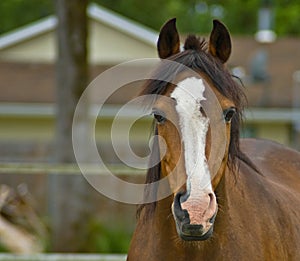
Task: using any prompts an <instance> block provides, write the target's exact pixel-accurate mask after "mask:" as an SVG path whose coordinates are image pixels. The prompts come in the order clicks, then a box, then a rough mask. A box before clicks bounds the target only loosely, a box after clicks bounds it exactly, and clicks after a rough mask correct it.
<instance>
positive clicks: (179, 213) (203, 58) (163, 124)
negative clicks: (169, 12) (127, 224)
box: [142, 19, 244, 240]
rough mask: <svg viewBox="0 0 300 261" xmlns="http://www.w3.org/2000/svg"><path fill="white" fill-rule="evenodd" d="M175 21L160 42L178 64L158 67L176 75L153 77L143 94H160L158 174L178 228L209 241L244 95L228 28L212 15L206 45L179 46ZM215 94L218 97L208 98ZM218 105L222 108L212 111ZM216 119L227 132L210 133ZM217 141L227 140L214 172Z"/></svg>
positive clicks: (190, 40)
mask: <svg viewBox="0 0 300 261" xmlns="http://www.w3.org/2000/svg"><path fill="white" fill-rule="evenodd" d="M175 22H176V20H175V19H172V20H170V21H168V22H167V23H166V24H165V25H164V26H163V27H162V29H161V31H160V35H159V39H158V43H157V49H158V54H159V57H160V58H162V59H167V60H168V61H171V62H174V63H176V64H178V65H179V67H177V68H170V67H172V65H171V66H170V67H168V66H165V65H162V66H161V68H159V69H158V72H159V73H160V74H161V75H162V74H163V75H164V76H165V77H166V79H170V78H172V83H170V82H169V83H168V80H166V82H162V81H159V82H157V81H151V82H149V83H148V84H147V86H146V88H145V89H144V91H143V93H142V94H154V93H155V94H159V96H158V97H157V99H156V100H155V102H154V104H153V105H152V111H153V115H154V118H155V121H156V134H158V136H160V137H161V138H160V139H159V140H158V142H157V145H155V144H154V145H153V146H157V147H158V148H159V149H158V152H156V154H161V158H160V163H159V171H160V175H159V178H160V179H161V178H165V177H166V178H168V181H169V184H170V188H171V191H172V195H173V203H172V206H171V208H172V213H173V217H174V220H175V224H176V228H177V232H178V234H179V236H180V237H181V238H182V239H184V240H205V239H207V238H209V237H210V235H211V234H212V232H213V224H214V221H215V218H216V215H217V210H218V204H217V199H216V194H215V189H216V187H217V186H218V184H219V181H220V180H221V178H222V177H223V173H224V171H225V169H226V166H228V165H231V166H234V158H235V157H236V155H237V154H238V153H239V147H238V138H237V137H238V132H239V123H240V118H241V111H242V109H243V102H244V99H243V98H244V97H243V94H242V91H241V90H240V86H239V85H238V84H237V83H236V81H234V80H233V79H232V76H231V75H230V73H229V72H228V71H227V69H226V67H225V65H224V64H225V62H226V61H227V60H228V58H229V56H230V53H231V40H230V35H229V32H228V30H227V28H226V27H225V26H224V25H223V24H222V23H221V22H219V21H217V20H214V23H213V30H212V32H211V34H210V40H209V43H208V46H207V44H206V42H205V41H204V40H200V39H199V38H197V37H195V36H188V37H187V39H186V41H185V44H184V47H183V49H184V50H183V51H180V41H179V35H178V32H177V29H176V24H175ZM181 65H182V67H181ZM165 67H168V68H165ZM175 67H176V66H175ZM185 68H189V69H191V70H186V69H185ZM190 71H193V73H191V72H190ZM168 74H170V75H168ZM160 77H161V76H160ZM209 93H210V95H209ZM211 96H214V97H215V101H214V102H210V101H211V98H210V97H211ZM166 97H167V98H168V99H166ZM166 100H167V101H166ZM205 104H206V105H205ZM216 107H219V108H220V110H219V111H218V110H216V111H217V113H212V112H211V110H214V108H216ZM208 108H210V109H208ZM210 115H215V116H214V118H215V119H214V120H213V119H212V118H213V117H210ZM213 121H214V122H221V123H222V124H223V126H221V127H220V128H222V127H223V129H224V133H223V134H224V135H223V136H222V135H218V134H217V135H216V130H215V132H214V133H215V134H214V135H213V136H214V137H212V122H213ZM214 128H215V129H216V125H214ZM218 132H220V133H221V129H220V131H219V130H217V133H218ZM218 136H219V137H218ZM213 142H214V144H216V142H217V146H214V150H218V148H219V147H222V146H221V145H224V146H223V148H224V149H223V153H222V155H221V156H218V157H219V164H217V165H218V166H217V171H215V172H216V173H211V170H212V167H211V166H209V164H208V158H209V155H210V153H211V150H212V149H213V148H212V143H213ZM153 151H154V150H153ZM153 151H152V152H153ZM162 154H163V155H162ZM214 164H215V163H214V162H213V163H212V164H211V165H214ZM148 175H151V173H150V174H149V173H148ZM151 181H154V180H153V179H152V180H151V177H150V178H148V182H151Z"/></svg>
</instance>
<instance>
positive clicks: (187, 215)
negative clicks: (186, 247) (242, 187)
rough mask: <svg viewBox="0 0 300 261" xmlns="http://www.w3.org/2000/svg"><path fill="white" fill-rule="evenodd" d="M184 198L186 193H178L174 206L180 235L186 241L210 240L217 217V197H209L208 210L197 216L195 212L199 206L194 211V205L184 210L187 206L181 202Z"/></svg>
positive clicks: (203, 210) (174, 214)
mask: <svg viewBox="0 0 300 261" xmlns="http://www.w3.org/2000/svg"><path fill="white" fill-rule="evenodd" d="M182 196H184V193H181V192H179V193H177V194H176V196H175V198H174V202H173V205H172V212H173V216H174V219H175V223H176V229H177V233H178V235H179V236H180V237H181V238H182V239H183V240H186V241H197V240H198V241H201V240H206V239H208V238H210V236H211V235H212V234H213V227H214V221H215V218H216V215H217V204H216V198H215V196H214V195H208V198H209V199H208V201H209V202H208V204H207V208H204V209H202V210H201V211H198V212H197V213H196V214H195V213H194V212H196V211H197V206H196V207H195V210H194V209H193V206H192V205H193V204H190V205H191V206H189V207H187V209H184V206H185V205H184V203H183V202H182V200H181V197H182ZM194 204H196V203H194ZM186 205H187V204H186ZM187 206H188V205H187ZM195 215H197V216H198V218H197V217H195Z"/></svg>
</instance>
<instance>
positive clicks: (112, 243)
mask: <svg viewBox="0 0 300 261" xmlns="http://www.w3.org/2000/svg"><path fill="white" fill-rule="evenodd" d="M131 236H132V231H131V230H130V229H128V228H127V227H124V225H121V224H115V223H114V224H109V225H107V224H103V223H102V222H101V220H98V219H97V220H96V219H92V220H91V221H90V222H89V224H88V231H87V237H86V238H85V242H86V245H85V246H83V249H82V250H81V251H82V252H88V253H127V251H128V248H129V244H130V239H131Z"/></svg>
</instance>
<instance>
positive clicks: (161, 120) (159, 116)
mask: <svg viewBox="0 0 300 261" xmlns="http://www.w3.org/2000/svg"><path fill="white" fill-rule="evenodd" d="M153 115H154V118H155V120H156V121H157V122H158V123H160V124H161V123H164V122H165V121H166V117H165V116H164V114H163V113H162V112H158V111H154V112H153Z"/></svg>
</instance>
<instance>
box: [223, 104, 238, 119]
mask: <svg viewBox="0 0 300 261" xmlns="http://www.w3.org/2000/svg"><path fill="white" fill-rule="evenodd" d="M235 113H236V108H233V107H230V108H228V109H226V110H224V111H223V114H224V119H225V121H226V122H230V121H231V119H232V117H233V116H234V114H235Z"/></svg>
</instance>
